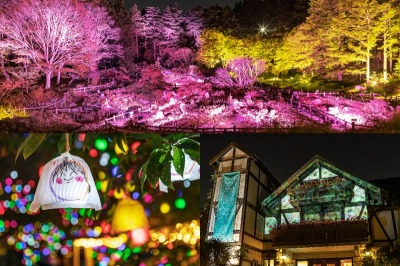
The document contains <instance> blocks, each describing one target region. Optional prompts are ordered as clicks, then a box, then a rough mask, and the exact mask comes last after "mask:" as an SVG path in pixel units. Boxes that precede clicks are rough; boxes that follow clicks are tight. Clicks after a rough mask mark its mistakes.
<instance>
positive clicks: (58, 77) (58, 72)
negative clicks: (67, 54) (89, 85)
mask: <svg viewBox="0 0 400 266" xmlns="http://www.w3.org/2000/svg"><path fill="white" fill-rule="evenodd" d="M63 67H64V64H61V65H60V68H59V69H58V71H57V85H58V84H60V83H61V69H62V68H63Z"/></svg>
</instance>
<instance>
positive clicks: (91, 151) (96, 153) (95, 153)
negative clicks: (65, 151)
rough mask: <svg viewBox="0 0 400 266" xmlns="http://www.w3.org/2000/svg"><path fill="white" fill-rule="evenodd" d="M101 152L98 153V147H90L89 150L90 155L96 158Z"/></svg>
mask: <svg viewBox="0 0 400 266" xmlns="http://www.w3.org/2000/svg"><path fill="white" fill-rule="evenodd" d="M98 154H99V153H98V151H97V150H96V149H93V148H92V149H90V151H89V156H90V157H92V158H96V157H97V155H98Z"/></svg>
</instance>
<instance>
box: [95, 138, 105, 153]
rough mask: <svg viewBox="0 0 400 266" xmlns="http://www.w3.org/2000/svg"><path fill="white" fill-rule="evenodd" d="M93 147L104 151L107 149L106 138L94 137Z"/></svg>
mask: <svg viewBox="0 0 400 266" xmlns="http://www.w3.org/2000/svg"><path fill="white" fill-rule="evenodd" d="M94 147H95V148H96V149H97V150H99V151H105V150H106V149H107V140H105V139H101V138H100V139H96V140H95V142H94Z"/></svg>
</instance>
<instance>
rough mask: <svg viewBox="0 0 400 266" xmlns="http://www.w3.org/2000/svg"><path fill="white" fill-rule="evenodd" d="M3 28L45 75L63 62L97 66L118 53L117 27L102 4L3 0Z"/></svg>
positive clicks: (68, 1) (47, 84) (58, 69)
mask: <svg viewBox="0 0 400 266" xmlns="http://www.w3.org/2000/svg"><path fill="white" fill-rule="evenodd" d="M0 5H1V10H3V12H2V14H3V17H4V24H3V28H4V29H5V31H6V32H7V34H8V35H7V36H8V38H9V40H10V41H11V42H12V43H13V46H14V48H15V49H20V50H21V51H23V54H25V55H26V56H27V57H28V58H29V59H30V60H31V61H32V62H33V63H34V64H35V65H36V66H37V67H38V68H39V69H40V70H41V71H43V72H44V73H45V75H46V86H45V88H46V89H48V88H50V86H51V78H52V76H53V73H54V72H58V75H57V82H58V83H59V82H60V73H61V70H62V69H63V68H65V66H67V65H69V66H77V65H85V66H87V67H88V68H89V69H90V72H95V71H96V70H97V65H98V64H99V62H101V60H102V59H107V58H112V57H114V56H119V55H120V54H121V52H122V48H121V46H120V45H119V44H118V40H119V38H120V31H119V29H118V28H117V27H115V23H114V21H113V20H112V18H111V17H110V16H109V15H108V13H107V11H106V9H105V8H103V7H100V6H98V5H94V4H92V3H81V2H77V1H70V0H60V1H52V0H27V1H23V2H20V1H17V0H5V1H3V2H2V3H1V4H0Z"/></svg>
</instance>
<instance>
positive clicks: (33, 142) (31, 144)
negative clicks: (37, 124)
mask: <svg viewBox="0 0 400 266" xmlns="http://www.w3.org/2000/svg"><path fill="white" fill-rule="evenodd" d="M45 139H46V134H33V135H32V137H31V138H30V139H29V141H28V142H27V143H26V145H25V147H24V150H23V151H22V155H23V156H24V160H26V158H28V157H29V156H30V155H31V154H32V153H34V152H35V151H36V150H37V148H38V147H39V146H40V144H42V142H43V141H44V140H45Z"/></svg>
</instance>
